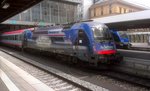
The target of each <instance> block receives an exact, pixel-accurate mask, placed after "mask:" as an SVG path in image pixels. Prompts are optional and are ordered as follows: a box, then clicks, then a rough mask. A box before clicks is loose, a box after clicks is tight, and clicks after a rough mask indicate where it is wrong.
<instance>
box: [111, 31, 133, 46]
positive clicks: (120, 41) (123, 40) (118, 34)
mask: <svg viewBox="0 0 150 91" xmlns="http://www.w3.org/2000/svg"><path fill="white" fill-rule="evenodd" d="M111 32H112V36H113V38H114V41H115V44H116V47H117V48H127V49H129V48H130V47H131V43H130V40H129V38H128V35H127V34H126V33H125V32H124V31H117V30H116V29H112V30H111Z"/></svg>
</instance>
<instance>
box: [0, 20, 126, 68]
mask: <svg viewBox="0 0 150 91" xmlns="http://www.w3.org/2000/svg"><path fill="white" fill-rule="evenodd" d="M0 42H1V43H3V44H7V45H10V46H17V47H19V48H22V49H36V50H39V51H44V52H48V53H52V54H58V55H64V56H67V58H69V59H70V60H69V61H71V62H76V61H77V60H81V61H83V62H87V63H90V64H94V65H99V64H110V63H118V62H120V61H122V60H123V56H122V55H120V54H119V53H118V52H117V50H116V46H115V43H114V39H113V37H112V34H111V31H110V30H109V29H108V27H107V26H106V25H104V24H102V23H99V22H93V21H88V22H79V23H74V24H71V25H67V26H61V25H58V26H49V27H36V28H29V29H23V30H16V31H10V32H4V33H3V34H2V35H1V41H0Z"/></svg>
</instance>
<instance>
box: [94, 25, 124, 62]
mask: <svg viewBox="0 0 150 91" xmlns="http://www.w3.org/2000/svg"><path fill="white" fill-rule="evenodd" d="M92 31H93V38H94V43H93V44H94V45H93V51H94V54H95V56H96V60H98V63H117V62H119V61H121V60H122V59H123V57H122V56H121V55H119V54H118V53H117V50H116V46H115V43H114V39H113V37H112V34H111V31H110V30H109V29H108V27H107V26H106V25H103V24H102V25H96V26H93V27H92Z"/></svg>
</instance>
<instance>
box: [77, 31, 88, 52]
mask: <svg viewBox="0 0 150 91" xmlns="http://www.w3.org/2000/svg"><path fill="white" fill-rule="evenodd" d="M76 50H77V51H78V52H80V53H83V52H84V53H85V52H86V53H87V51H89V39H88V36H87V35H86V33H85V32H84V31H83V30H82V29H80V30H79V31H78V38H77V40H76Z"/></svg>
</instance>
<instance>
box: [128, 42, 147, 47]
mask: <svg viewBox="0 0 150 91" xmlns="http://www.w3.org/2000/svg"><path fill="white" fill-rule="evenodd" d="M131 44H132V47H136V48H150V45H148V43H131Z"/></svg>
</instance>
